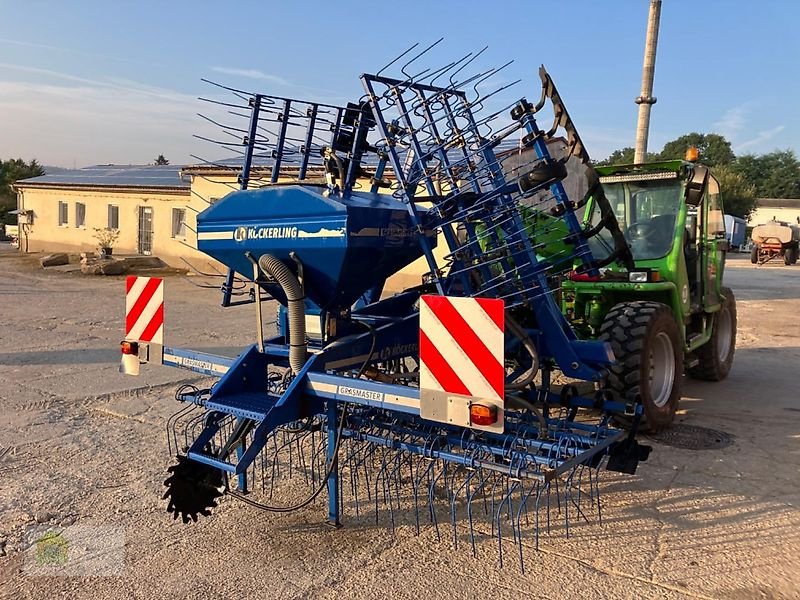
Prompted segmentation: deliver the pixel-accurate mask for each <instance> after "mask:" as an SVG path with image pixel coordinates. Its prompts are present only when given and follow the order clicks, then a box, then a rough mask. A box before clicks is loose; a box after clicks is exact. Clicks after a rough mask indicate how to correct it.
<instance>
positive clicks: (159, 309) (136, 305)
mask: <svg viewBox="0 0 800 600" xmlns="http://www.w3.org/2000/svg"><path fill="white" fill-rule="evenodd" d="M126 290H127V291H126V294H125V339H126V340H130V341H137V342H150V343H153V344H163V343H164V280H163V279H160V278H158V277H128V279H127V282H126Z"/></svg>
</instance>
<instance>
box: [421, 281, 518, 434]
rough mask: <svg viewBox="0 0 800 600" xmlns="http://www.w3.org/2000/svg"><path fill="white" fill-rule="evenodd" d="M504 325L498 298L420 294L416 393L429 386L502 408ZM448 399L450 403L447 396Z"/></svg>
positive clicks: (437, 390) (434, 390)
mask: <svg viewBox="0 0 800 600" xmlns="http://www.w3.org/2000/svg"><path fill="white" fill-rule="evenodd" d="M504 329H505V306H504V302H503V301H502V300H497V299H491V298H455V297H448V296H422V297H421V301H420V310H419V358H420V382H419V384H420V388H421V390H422V393H421V396H422V397H424V396H425V390H430V391H433V392H439V393H438V394H435V395H436V396H441V395H442V393H444V394H459V395H461V396H469V397H472V398H476V399H483V400H491V401H492V402H493V404H497V405H499V406H500V407H502V405H503V398H504V387H505V365H504V361H505V355H504V333H503V332H504ZM449 401H450V402H452V398H450V399H449ZM423 416H424V415H423ZM451 420H452V419H451ZM453 422H455V421H453Z"/></svg>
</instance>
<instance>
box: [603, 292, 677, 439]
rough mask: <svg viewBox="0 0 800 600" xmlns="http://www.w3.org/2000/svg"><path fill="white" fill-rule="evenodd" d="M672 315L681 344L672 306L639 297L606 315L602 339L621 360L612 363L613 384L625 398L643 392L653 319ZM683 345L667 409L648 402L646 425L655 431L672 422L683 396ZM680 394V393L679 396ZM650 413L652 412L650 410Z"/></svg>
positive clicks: (611, 375)
mask: <svg viewBox="0 0 800 600" xmlns="http://www.w3.org/2000/svg"><path fill="white" fill-rule="evenodd" d="M665 318H669V319H670V320H671V321H672V323H673V324H674V330H673V331H674V336H675V339H673V343H675V342H677V343H678V344H680V336H679V335H678V329H677V323H676V322H675V319H674V316H673V313H672V310H671V309H670V307H669V306H667V305H665V304H662V303H660V302H652V301H649V300H636V301H631V302H623V303H620V304H617V305H615V306H614V307H613V308H612V309H611V310H610V311H609V312H608V313H607V314H606V317H605V320H604V322H603V324H602V325H601V327H600V330H599V335H598V339H599V340H601V341H605V342H608V343H609V344H611V348H612V350H613V351H614V355H615V356H616V357H617V363H616V364H615V365H613V366H612V367H610V369H609V376H608V385H609V387H610V388H611V389H612V390H613V391H615V392H617V393H618V394H620V395H621V396H622V398H623V399H627V398H629V397H631V395H636V394H639V395H640V396H641V391H640V381H641V377H642V374H641V366H642V351H643V349H644V347H645V343H646V338H647V336H648V331H649V327H650V323H651V322H653V321H654V320H659V319H665ZM682 357H683V348H681V347H678V350H677V351H676V359H678V358H680V360H679V361H678V364H676V381H675V384H674V385H675V388H674V389H675V392H674V395H673V397H672V398H671V400H670V403H669V407H668V409H667V410H666V411H659V412H656V411H655V410H652V409H650V410H648V407H647V406H645V413H646V418H645V421H646V422H645V423H644V428H646V429H647V430H649V431H651V432H653V431H658V430H660V429H662V428H664V427H666V426H668V425H669V424H670V423H671V421H672V418H673V415H674V411H675V408H677V403H678V400H679V399H680V383H681V379H682V375H683V368H682V364H683V361H682ZM675 395H677V397H675ZM647 413H649V414H647Z"/></svg>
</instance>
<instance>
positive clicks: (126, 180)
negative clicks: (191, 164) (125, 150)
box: [14, 165, 199, 266]
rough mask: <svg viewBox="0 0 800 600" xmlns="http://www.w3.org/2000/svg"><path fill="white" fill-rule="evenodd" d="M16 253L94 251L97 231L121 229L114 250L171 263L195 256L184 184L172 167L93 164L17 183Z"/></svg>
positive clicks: (193, 206) (190, 203)
mask: <svg viewBox="0 0 800 600" xmlns="http://www.w3.org/2000/svg"><path fill="white" fill-rule="evenodd" d="M14 187H15V189H16V191H17V209H18V213H19V214H18V218H19V224H20V225H19V242H20V243H19V247H20V251H22V252H57V251H58V252H61V251H63V252H83V251H93V250H97V248H98V240H97V238H96V234H97V233H98V232H97V230H100V229H106V228H111V229H116V230H118V232H119V236H118V239H117V241H116V243H115V244H114V247H113V251H114V252H115V253H117V254H146V255H156V256H159V257H160V258H162V259H163V260H165V261H166V262H167V263H169V264H173V265H176V266H177V264H178V262H180V257H182V256H188V257H190V258H191V257H196V256H198V254H199V253H198V252H197V250H195V249H194V247H193V246H194V239H193V237H192V233H191V231H190V229H189V227H188V225H189V218H188V215H189V214H190V213H191V212H192V211H193V210H196V207H197V205H198V202H197V201H196V200H193V197H192V193H191V189H190V185H189V183H187V182H185V181H183V180H182V179H181V175H180V170H179V168H178V167H172V166H116V165H107V166H96V167H89V168H86V169H77V170H71V171H64V172H61V173H56V174H53V175H43V176H41V177H34V178H32V179H25V180H22V181H19V182H17V183H16V184H15V186H14Z"/></svg>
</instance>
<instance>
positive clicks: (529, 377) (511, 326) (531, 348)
mask: <svg viewBox="0 0 800 600" xmlns="http://www.w3.org/2000/svg"><path fill="white" fill-rule="evenodd" d="M506 328H507V329H508V330H509V331H510V332H511V333H512V334H513V335H514V336H515V337H516V338H517V339H519V341H520V342H521V343H522V347H523V348H525V350H527V351H528V354H530V357H531V367H530V369H528V370H527V371H526V372H525V373H523V374H522V376H521V377H520V378H518V379H517V380H516V381H507V382H506V386H505V387H506V391H507V392H508V391H516V390H521V389H522V388H524V387H525V386H527V385H528V384H529V383H530V382H531V381H533V379H534V377H536V374H537V373H538V372H539V354H538V353H537V352H536V346H535V345H534V343H533V340H532V339H531V338H530V336H529V335H528V334H527V332H526V331H525V330H524V329H523V328H522V326H521V325H520V324H519V323H517V322H516V321H515V320H514V319H513V318H511V315H509V314H508V313H506Z"/></svg>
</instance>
